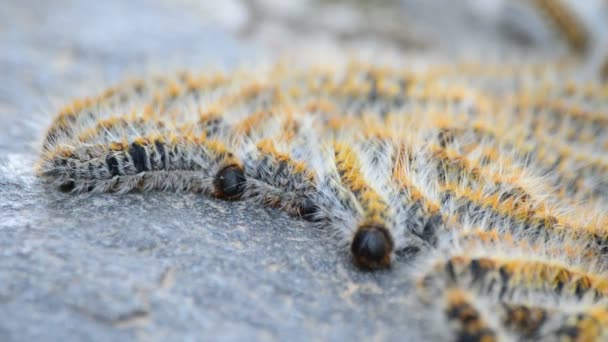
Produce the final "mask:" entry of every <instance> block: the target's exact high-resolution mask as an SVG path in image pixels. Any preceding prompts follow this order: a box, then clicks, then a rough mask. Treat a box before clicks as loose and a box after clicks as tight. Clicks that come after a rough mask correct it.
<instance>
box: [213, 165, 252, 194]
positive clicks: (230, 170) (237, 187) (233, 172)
mask: <svg viewBox="0 0 608 342" xmlns="http://www.w3.org/2000/svg"><path fill="white" fill-rule="evenodd" d="M245 181H246V179H245V175H244V173H243V169H242V168H241V167H240V166H237V165H231V166H227V167H225V168H224V169H222V170H220V171H219V172H218V173H217V174H216V175H215V180H214V181H213V185H214V186H215V191H216V197H219V198H223V199H227V200H236V199H239V198H240V197H241V195H242V194H243V191H244V190H245Z"/></svg>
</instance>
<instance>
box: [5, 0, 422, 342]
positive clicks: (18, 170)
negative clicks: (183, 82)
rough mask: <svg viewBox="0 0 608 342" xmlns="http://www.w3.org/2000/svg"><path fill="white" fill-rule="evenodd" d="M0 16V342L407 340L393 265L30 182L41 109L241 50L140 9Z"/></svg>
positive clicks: (308, 238)
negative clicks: (141, 73)
mask: <svg viewBox="0 0 608 342" xmlns="http://www.w3.org/2000/svg"><path fill="white" fill-rule="evenodd" d="M0 7H1V8H0V51H2V53H0V317H1V319H0V340H1V341H17V340H20V341H26V340H50V341H65V340H87V341H88V340H94V341H97V340H112V341H117V340H132V339H134V338H137V339H141V340H160V341H167V340H178V339H179V340H201V339H203V338H204V337H207V338H209V337H214V338H216V339H220V340H241V339H243V338H247V339H264V340H266V339H268V340H285V339H289V340H309V339H311V338H314V339H323V340H349V339H353V338H357V339H363V338H376V339H385V340H407V339H412V340H414V339H415V338H416V333H417V332H419V331H420V330H421V329H420V328H419V327H418V328H414V324H413V322H414V321H416V319H417V313H416V312H412V310H410V309H408V307H407V305H405V304H406V302H407V300H408V299H407V298H408V292H409V291H410V285H409V282H408V277H407V276H406V274H407V272H408V269H407V267H406V265H405V263H403V262H397V263H396V265H395V266H394V267H393V269H392V270H390V271H384V272H376V273H363V272H360V271H358V270H357V269H355V268H354V267H353V266H352V265H351V262H350V259H349V255H348V253H347V249H345V248H344V247H340V246H337V244H336V242H335V241H333V240H332V239H331V238H330V236H329V234H328V233H327V232H325V231H323V230H321V229H315V228H312V227H311V226H310V225H309V224H308V223H306V222H303V221H300V220H296V219H292V218H289V217H287V216H286V215H284V214H283V213H280V212H278V211H276V210H271V209H266V208H263V207H262V206H260V205H256V204H252V203H247V202H223V201H219V200H213V199H208V198H202V197H200V196H197V195H193V194H176V193H161V192H155V193H131V194H127V195H123V196H119V195H114V194H102V195H92V194H82V195H71V194H64V193H61V192H58V191H57V190H56V189H53V188H49V187H48V186H46V185H45V184H43V183H41V182H40V180H39V179H38V178H37V177H36V176H35V172H34V165H35V162H36V159H37V150H36V149H37V147H38V139H40V137H41V136H42V134H43V133H44V129H45V126H46V125H47V124H48V123H49V122H50V121H51V119H52V115H54V113H53V110H55V109H56V107H54V106H53V104H55V99H56V98H63V99H67V98H69V97H70V96H73V95H81V94H89V93H90V92H91V89H92V86H91V84H92V83H94V81H99V80H114V79H118V78H120V76H121V74H122V73H123V72H124V71H125V70H133V68H134V67H137V66H138V65H139V64H140V63H141V64H150V65H153V64H154V63H159V64H161V65H162V63H165V62H167V61H172V59H174V58H178V59H180V60H181V61H182V62H184V63H185V64H194V65H200V66H204V65H205V63H206V62H207V61H212V60H220V61H223V62H224V63H227V64H231V63H234V62H235V61H236V60H238V59H239V58H243V56H246V55H247V54H248V53H251V52H250V50H249V49H247V48H245V46H246V45H245V44H242V43H238V42H236V41H235V40H234V39H233V38H231V37H230V36H228V35H226V34H225V33H222V31H220V30H217V29H214V28H213V27H209V26H206V25H205V23H204V22H203V21H202V20H200V18H198V17H196V16H194V15H190V14H189V13H188V12H187V11H178V10H175V9H174V8H173V7H168V6H166V5H163V3H155V2H152V1H144V0H136V1H120V0H114V1H76V0H73V1H68V0H61V1H59V0H58V1H48V2H45V1H33V0H32V1H14V2H10V1H9V2H8V3H7V2H3V4H2V6H0ZM93 14H95V15H93ZM427 329H428V328H427Z"/></svg>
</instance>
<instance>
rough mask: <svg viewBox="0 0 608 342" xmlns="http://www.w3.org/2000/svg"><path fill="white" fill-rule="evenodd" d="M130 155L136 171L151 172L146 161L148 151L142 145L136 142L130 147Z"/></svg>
mask: <svg viewBox="0 0 608 342" xmlns="http://www.w3.org/2000/svg"><path fill="white" fill-rule="evenodd" d="M129 155H130V156H131V159H132V160H133V166H135V170H137V172H144V171H149V169H148V165H147V163H146V160H147V159H148V157H147V155H146V149H145V148H144V147H143V146H141V145H140V144H138V143H136V142H134V143H131V146H129Z"/></svg>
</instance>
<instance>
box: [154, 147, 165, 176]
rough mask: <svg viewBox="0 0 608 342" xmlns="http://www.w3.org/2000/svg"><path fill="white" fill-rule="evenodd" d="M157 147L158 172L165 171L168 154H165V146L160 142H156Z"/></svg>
mask: <svg viewBox="0 0 608 342" xmlns="http://www.w3.org/2000/svg"><path fill="white" fill-rule="evenodd" d="M154 146H155V147H156V153H157V154H158V159H159V160H160V161H159V163H160V164H157V165H156V169H157V170H164V169H166V168H167V154H166V153H165V145H164V144H163V143H162V141H160V140H156V141H155V142H154Z"/></svg>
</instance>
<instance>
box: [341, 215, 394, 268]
mask: <svg viewBox="0 0 608 342" xmlns="http://www.w3.org/2000/svg"><path fill="white" fill-rule="evenodd" d="M393 246H394V244H393V238H392V237H391V234H390V233H389V231H388V230H387V229H386V228H385V227H384V226H380V225H373V226H362V227H359V229H358V230H357V233H356V234H355V237H354V239H353V242H352V244H351V246H350V250H351V252H352V254H353V258H354V261H355V265H357V266H358V267H359V268H362V269H366V270H375V269H381V268H387V267H389V266H390V264H391V253H392V252H393Z"/></svg>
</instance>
